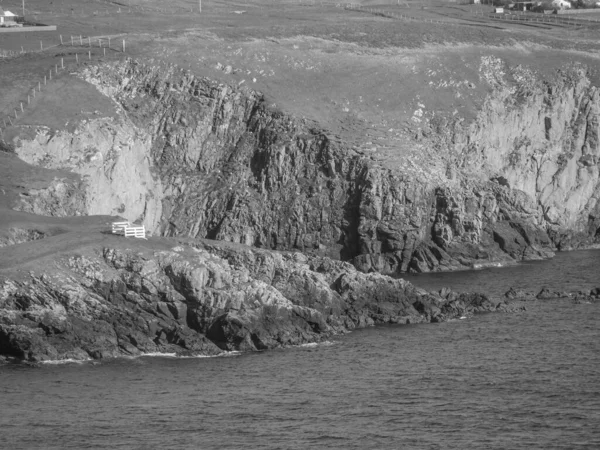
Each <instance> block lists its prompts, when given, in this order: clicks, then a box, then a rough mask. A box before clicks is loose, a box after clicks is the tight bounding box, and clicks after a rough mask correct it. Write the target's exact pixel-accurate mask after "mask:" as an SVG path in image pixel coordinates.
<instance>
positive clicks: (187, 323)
mask: <svg viewBox="0 0 600 450" xmlns="http://www.w3.org/2000/svg"><path fill="white" fill-rule="evenodd" d="M54 266H55V269H56V270H53V271H52V273H45V274H43V275H35V274H31V275H30V276H29V277H28V278H26V279H25V280H19V281H16V280H14V279H11V278H9V277H4V278H3V279H2V281H1V282H0V355H3V356H6V357H14V358H17V359H21V360H27V361H43V360H55V359H69V358H70V359H87V358H106V357H115V356H122V355H140V354H143V353H152V352H168V353H177V354H201V355H216V354H219V353H221V352H223V351H233V350H241V351H252V350H262V349H269V348H275V347H281V346H289V345H296V344H302V343H307V342H319V341H321V340H323V339H327V338H328V337H330V336H332V335H334V334H339V333H344V332H346V331H349V330H352V329H354V328H356V327H364V326H368V325H373V324H382V323H420V322H437V321H445V320H450V319H455V318H460V317H463V316H469V315H472V314H473V313H476V312H482V311H496V310H508V309H510V307H509V306H508V305H507V303H506V302H504V301H492V300H490V299H488V298H487V297H486V296H484V295H480V294H458V293H455V292H451V291H449V290H444V291H442V292H440V293H439V294H436V293H429V292H425V291H423V290H421V289H418V288H415V287H414V286H413V285H411V284H410V283H408V282H406V281H404V280H399V279H393V278H390V277H388V276H385V275H381V274H378V273H370V274H364V273H361V272H358V271H357V270H356V269H355V268H354V267H353V266H352V265H350V264H348V263H344V262H340V261H334V260H331V259H329V258H325V257H307V256H305V255H302V254H300V253H279V252H272V251H266V250H258V249H252V248H250V247H245V246H240V245H234V244H221V243H210V242H199V243H196V244H194V247H188V246H186V245H179V246H176V247H174V248H172V249H171V250H154V249H152V247H151V245H150V244H146V246H145V247H141V248H140V247H138V248H136V249H129V250H126V249H120V248H114V247H110V248H109V247H104V248H97V249H96V250H95V251H92V252H87V254H70V255H65V256H64V257H60V258H57V260H56V261H55V263H54Z"/></svg>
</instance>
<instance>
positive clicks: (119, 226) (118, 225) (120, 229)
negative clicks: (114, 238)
mask: <svg viewBox="0 0 600 450" xmlns="http://www.w3.org/2000/svg"><path fill="white" fill-rule="evenodd" d="M128 226H130V223H129V222H113V223H112V232H113V234H125V228H127V227H128Z"/></svg>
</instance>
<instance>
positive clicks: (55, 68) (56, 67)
mask: <svg viewBox="0 0 600 450" xmlns="http://www.w3.org/2000/svg"><path fill="white" fill-rule="evenodd" d="M54 70H55V71H56V73H57V74H58V64H56V65H55V66H54Z"/></svg>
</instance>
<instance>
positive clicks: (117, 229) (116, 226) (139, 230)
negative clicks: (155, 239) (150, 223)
mask: <svg viewBox="0 0 600 450" xmlns="http://www.w3.org/2000/svg"><path fill="white" fill-rule="evenodd" d="M112 232H113V233H114V234H122V235H124V236H125V237H134V238H138V239H146V227H145V226H144V225H140V226H135V227H132V226H131V224H130V223H129V222H113V223H112Z"/></svg>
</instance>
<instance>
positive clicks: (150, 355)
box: [132, 351, 242, 359]
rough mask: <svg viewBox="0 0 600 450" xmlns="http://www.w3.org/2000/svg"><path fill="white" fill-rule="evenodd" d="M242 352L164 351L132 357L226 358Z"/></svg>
mask: <svg viewBox="0 0 600 450" xmlns="http://www.w3.org/2000/svg"><path fill="white" fill-rule="evenodd" d="M241 354H242V352H238V351H231V352H221V353H219V354H217V355H178V354H177V353H162V352H148V353H142V354H141V355H137V356H133V357H132V358H142V357H144V356H148V357H153V358H155V357H158V358H176V359H202V358H224V357H229V356H237V355H241Z"/></svg>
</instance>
